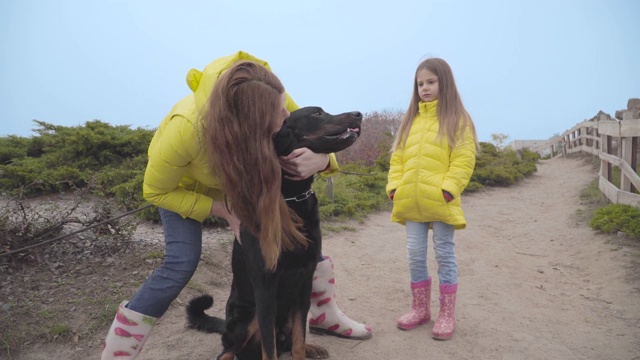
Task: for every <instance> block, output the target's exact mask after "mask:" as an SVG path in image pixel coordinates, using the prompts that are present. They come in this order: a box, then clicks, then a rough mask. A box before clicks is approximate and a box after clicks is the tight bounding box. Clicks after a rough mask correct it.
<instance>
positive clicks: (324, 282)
mask: <svg viewBox="0 0 640 360" xmlns="http://www.w3.org/2000/svg"><path fill="white" fill-rule="evenodd" d="M324 258H325V260H324V261H320V262H319V263H318V267H317V268H316V272H315V273H314V274H313V285H312V286H313V289H312V292H311V308H310V309H309V332H311V333H312V334H317V335H333V336H337V337H340V338H345V339H355V340H364V339H369V338H371V336H372V333H371V327H370V326H369V325H366V324H362V323H359V322H357V321H354V320H351V319H350V318H349V317H348V316H347V315H345V314H344V313H343V312H342V311H341V310H340V309H339V308H338V304H336V293H335V291H336V289H335V278H334V277H333V262H332V261H331V258H330V257H328V256H325V257H324Z"/></svg>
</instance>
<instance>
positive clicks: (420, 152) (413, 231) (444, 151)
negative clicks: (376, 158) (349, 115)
mask: <svg viewBox="0 0 640 360" xmlns="http://www.w3.org/2000/svg"><path fill="white" fill-rule="evenodd" d="M477 145H478V144H477V140H476V130H475V127H474V125H473V122H472V120H471V116H469V113H467V111H466V110H465V108H464V106H463V105H462V101H461V99H460V95H459V94H458V90H457V89H456V84H455V81H454V78H453V73H452V71H451V68H450V67H449V65H448V64H447V63H446V62H445V61H444V60H442V59H438V58H432V59H427V60H425V61H423V62H421V63H420V65H418V68H417V69H416V73H415V83H414V86H413V95H412V97H411V102H410V103H409V108H408V110H407V112H406V113H405V115H404V117H403V119H402V122H401V123H400V128H399V129H398V133H397V135H396V138H395V141H394V143H393V147H392V149H391V153H392V154H391V161H390V168H389V179H388V183H387V189H386V190H387V195H389V198H390V199H391V200H393V212H392V214H391V220H392V221H395V222H398V223H400V224H404V225H405V226H406V229H407V250H408V258H409V272H410V276H411V292H412V295H413V302H412V307H411V311H410V312H408V313H407V314H405V315H403V316H401V317H400V318H399V319H398V320H397V325H398V327H399V328H400V329H404V330H409V329H413V328H415V327H416V326H418V325H420V324H424V323H427V322H429V320H430V319H431V311H430V309H429V307H430V301H431V277H430V276H429V273H428V269H427V236H428V232H429V229H432V230H433V247H434V250H435V255H436V260H437V262H438V280H439V284H440V315H439V316H438V319H437V321H436V323H435V325H434V327H433V331H432V336H433V338H435V339H439V340H448V339H450V338H451V337H452V336H453V332H454V330H455V317H454V308H455V301H456V292H457V289H458V266H457V264H456V256H455V243H454V240H453V232H454V229H463V228H464V227H465V226H466V222H465V219H464V214H463V213H462V208H461V206H460V194H462V191H463V190H464V189H465V187H466V186H467V184H468V183H469V179H470V178H471V174H472V173H473V168H474V166H475V160H476V149H477V147H478V146H477Z"/></svg>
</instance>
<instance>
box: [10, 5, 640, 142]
mask: <svg viewBox="0 0 640 360" xmlns="http://www.w3.org/2000/svg"><path fill="white" fill-rule="evenodd" d="M638 14H640V1H638V0H527V1H525V0H491V1H485V0H457V1H456V0H448V1H445V0H420V1H417V0H416V1H408V0H393V1H382V0H380V1H355V0H354V1H345V0H303V1H301V0H288V1H276V0H273V1H249V0H247V1H239V0H236V1H233V0H221V1H213V0H209V1H196V0H180V1H164V0H153V1H151V0H101V1H88V0H59V1H53V0H3V1H1V2H0V45H1V47H0V52H1V54H2V55H1V60H0V61H1V64H0V65H1V66H0V111H1V113H2V115H1V116H0V136H5V135H9V134H14V135H21V136H29V135H33V133H32V132H31V129H32V128H33V127H34V126H33V125H34V124H33V122H32V120H33V119H38V120H42V121H45V122H49V123H52V124H56V125H65V126H74V125H82V124H84V123H85V122H86V121H89V120H93V119H99V120H102V121H105V122H108V123H110V124H114V125H130V126H132V127H144V128H149V129H154V128H156V127H157V126H158V124H159V122H160V121H161V120H162V118H163V117H164V115H165V114H166V113H167V112H168V111H169V110H170V109H171V107H172V106H173V104H174V103H175V102H176V101H177V100H179V99H181V98H182V97H183V96H185V95H186V94H188V93H189V89H188V87H187V85H186V83H185V80H184V79H185V75H186V73H187V71H188V70H189V69H190V68H192V67H195V68H202V67H204V66H205V65H206V64H208V63H209V62H210V61H211V60H213V59H215V58H217V57H219V56H224V55H228V54H230V53H233V52H235V51H237V50H244V51H247V52H249V53H252V54H253V55H256V56H258V57H260V58H262V59H265V60H267V61H268V62H269V64H270V65H271V67H272V69H273V71H274V72H275V73H276V74H277V75H278V76H279V77H280V79H281V80H282V82H283V83H284V85H285V87H286V88H287V91H288V92H289V93H290V94H291V95H292V96H293V98H294V99H295V100H296V101H297V102H298V103H299V104H300V105H303V106H304V105H319V106H322V107H324V108H325V110H327V111H328V112H331V113H339V112H344V111H352V110H359V111H362V112H373V111H384V110H391V111H395V110H399V111H405V110H406V107H407V105H408V103H409V98H410V95H411V91H412V86H413V76H414V72H415V68H416V66H417V64H418V63H419V62H420V61H421V60H423V59H424V58H426V57H429V56H436V57H442V58H444V59H445V60H447V61H448V62H449V64H450V65H451V67H452V68H453V72H454V74H455V77H456V81H457V84H458V90H459V91H460V94H461V96H462V99H463V102H464V103H465V105H466V107H467V110H468V111H469V112H470V113H471V115H472V117H473V119H474V121H475V123H476V127H477V129H478V135H479V138H480V140H481V141H490V140H491V134H495V133H502V134H506V135H508V136H509V139H510V140H524V139H547V138H549V137H551V136H552V135H553V134H556V133H561V132H563V131H565V130H567V129H569V128H571V127H572V126H573V125H575V124H576V123H578V122H580V121H582V120H585V119H587V118H591V117H593V116H594V115H595V114H596V113H597V112H598V111H599V110H603V111H605V112H607V113H610V114H611V115H613V114H614V113H615V111H616V110H619V109H623V108H625V107H626V104H627V100H628V99H629V98H631V97H640V21H639V20H638ZM365 135H366V134H365Z"/></svg>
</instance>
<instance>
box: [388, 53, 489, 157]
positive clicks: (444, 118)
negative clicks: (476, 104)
mask: <svg viewBox="0 0 640 360" xmlns="http://www.w3.org/2000/svg"><path fill="white" fill-rule="evenodd" d="M422 70H427V71H429V72H431V73H433V74H434V75H436V76H437V77H438V107H437V114H438V121H439V123H440V127H439V130H438V138H440V139H442V138H443V137H445V136H446V138H447V141H448V142H449V146H450V147H451V148H452V149H453V148H455V146H456V144H457V142H458V140H464V136H465V132H466V131H471V132H472V134H473V138H474V141H475V143H476V148H478V140H477V135H476V128H475V126H474V125H473V121H472V120H471V116H470V115H469V113H468V112H467V110H466V109H465V107H464V105H463V104H462V99H461V98H460V94H458V88H457V87H456V81H455V79H454V77H453V71H451V67H450V66H449V64H447V62H446V61H444V60H443V59H440V58H430V59H426V60H424V61H422V62H421V63H420V64H419V65H418V68H417V69H416V73H415V76H414V80H413V94H412V95H411V101H410V102H409V108H408V109H407V112H405V114H404V116H403V117H402V122H401V123H400V127H399V128H398V133H397V134H396V138H395V140H394V142H393V146H392V148H391V151H392V152H393V151H395V149H397V148H398V147H404V145H405V143H406V142H407V138H408V137H409V130H410V129H411V125H412V124H413V119H415V117H416V115H418V109H419V107H418V103H419V102H420V93H419V92H418V83H417V78H418V73H419V72H420V71H422Z"/></svg>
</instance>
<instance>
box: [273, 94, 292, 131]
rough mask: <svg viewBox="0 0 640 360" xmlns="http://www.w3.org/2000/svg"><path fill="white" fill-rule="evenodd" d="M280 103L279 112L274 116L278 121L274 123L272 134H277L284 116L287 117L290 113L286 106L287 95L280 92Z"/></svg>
mask: <svg viewBox="0 0 640 360" xmlns="http://www.w3.org/2000/svg"><path fill="white" fill-rule="evenodd" d="M280 104H281V105H280V112H279V114H278V117H277V118H276V119H277V121H278V122H277V123H276V128H275V130H274V131H273V135H275V134H277V133H278V131H280V129H281V128H282V124H284V120H285V119H286V118H288V117H289V115H291V114H290V113H289V110H287V106H286V104H287V97H286V96H285V94H284V93H282V94H280Z"/></svg>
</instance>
